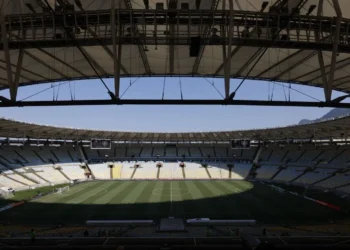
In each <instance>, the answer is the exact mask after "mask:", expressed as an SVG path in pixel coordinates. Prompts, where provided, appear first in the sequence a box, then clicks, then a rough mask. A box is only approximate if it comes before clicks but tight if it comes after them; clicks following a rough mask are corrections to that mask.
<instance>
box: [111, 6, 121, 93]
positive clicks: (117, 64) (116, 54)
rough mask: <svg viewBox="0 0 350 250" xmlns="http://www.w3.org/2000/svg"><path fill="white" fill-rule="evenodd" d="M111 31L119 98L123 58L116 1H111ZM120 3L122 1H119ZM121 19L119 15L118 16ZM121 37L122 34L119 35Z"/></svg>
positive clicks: (115, 79) (116, 90) (115, 88)
mask: <svg viewBox="0 0 350 250" xmlns="http://www.w3.org/2000/svg"><path fill="white" fill-rule="evenodd" d="M111 1H112V2H111V5H112V6H111V29H112V42H113V62H114V64H113V66H114V95H115V97H116V98H119V91H120V63H121V60H120V57H121V44H120V43H119V44H118V50H117V37H116V25H115V23H116V20H115V15H116V14H115V0H111ZM119 2H120V1H119ZM118 19H119V14H118ZM118 30H119V32H120V31H121V29H120V20H118ZM119 37H120V34H119Z"/></svg>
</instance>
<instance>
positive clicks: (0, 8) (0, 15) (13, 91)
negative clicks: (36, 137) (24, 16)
mask: <svg viewBox="0 0 350 250" xmlns="http://www.w3.org/2000/svg"><path fill="white" fill-rule="evenodd" d="M4 8H5V6H4V1H3V0H1V2H0V25H1V41H2V44H3V48H4V56H5V61H6V71H7V81H8V85H9V89H10V97H11V100H12V101H16V97H17V87H16V86H15V84H14V81H13V75H12V66H11V56H10V51H9V45H8V37H7V29H6V23H5V13H4Z"/></svg>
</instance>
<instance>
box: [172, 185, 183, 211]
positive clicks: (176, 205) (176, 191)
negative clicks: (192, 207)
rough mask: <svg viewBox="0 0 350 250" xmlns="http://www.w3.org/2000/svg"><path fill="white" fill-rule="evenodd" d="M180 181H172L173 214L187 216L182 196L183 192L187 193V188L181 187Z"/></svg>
mask: <svg viewBox="0 0 350 250" xmlns="http://www.w3.org/2000/svg"><path fill="white" fill-rule="evenodd" d="M180 183H181V182H180V181H172V189H173V196H172V204H173V205H172V206H173V209H172V211H173V214H174V216H176V217H185V216H184V214H185V208H184V202H183V198H182V194H184V193H186V189H182V188H181V187H180Z"/></svg>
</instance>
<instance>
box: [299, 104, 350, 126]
mask: <svg viewBox="0 0 350 250" xmlns="http://www.w3.org/2000/svg"><path fill="white" fill-rule="evenodd" d="M345 115H350V109H346V108H335V109H332V110H331V111H329V112H328V113H326V114H325V115H324V116H322V117H320V118H318V119H314V120H309V119H302V120H300V121H299V123H298V125H305V124H309V123H314V122H321V121H324V120H328V119H332V118H337V117H340V116H345Z"/></svg>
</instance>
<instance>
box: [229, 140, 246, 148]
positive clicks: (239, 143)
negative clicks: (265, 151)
mask: <svg viewBox="0 0 350 250" xmlns="http://www.w3.org/2000/svg"><path fill="white" fill-rule="evenodd" d="M231 148H236V149H249V148H250V140H231Z"/></svg>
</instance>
